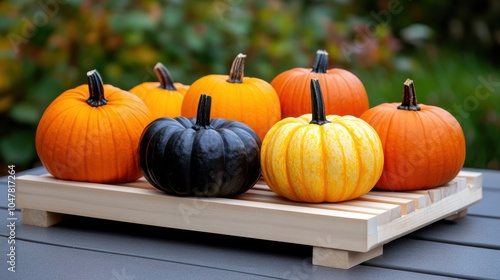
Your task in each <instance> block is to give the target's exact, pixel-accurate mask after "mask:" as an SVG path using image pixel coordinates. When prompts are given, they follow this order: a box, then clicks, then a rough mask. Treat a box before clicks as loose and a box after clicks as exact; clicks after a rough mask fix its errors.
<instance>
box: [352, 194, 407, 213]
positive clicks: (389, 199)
mask: <svg viewBox="0 0 500 280" xmlns="http://www.w3.org/2000/svg"><path fill="white" fill-rule="evenodd" d="M358 200H365V201H372V202H382V203H389V204H397V205H399V206H401V216H403V215H407V214H409V213H411V212H413V211H415V202H414V201H413V200H412V199H405V198H397V197H386V196H381V195H372V194H370V193H368V194H365V195H363V196H361V197H359V198H358Z"/></svg>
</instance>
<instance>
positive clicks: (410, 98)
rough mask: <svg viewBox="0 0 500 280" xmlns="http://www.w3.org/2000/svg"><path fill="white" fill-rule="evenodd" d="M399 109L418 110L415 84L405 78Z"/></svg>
mask: <svg viewBox="0 0 500 280" xmlns="http://www.w3.org/2000/svg"><path fill="white" fill-rule="evenodd" d="M398 109H400V110H408V111H420V106H418V105H417V93H416V92H415V85H414V84H413V81H412V80H410V79H406V81H405V83H404V87H403V101H402V102H401V105H399V106H398Z"/></svg>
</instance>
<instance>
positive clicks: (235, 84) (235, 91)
mask: <svg viewBox="0 0 500 280" xmlns="http://www.w3.org/2000/svg"><path fill="white" fill-rule="evenodd" d="M245 57H246V55H244V54H238V56H236V58H235V59H234V61H233V64H232V66H231V70H230V74H229V76H228V75H216V74H212V75H207V76H204V77H202V78H200V79H198V80H196V81H195V82H194V83H193V84H192V85H191V86H190V87H189V90H188V91H187V93H186V95H185V96H184V101H183V102H182V115H183V116H184V117H194V116H196V113H197V107H198V100H200V96H201V94H207V95H210V96H212V97H213V98H212V100H213V104H212V113H211V115H212V117H214V118H223V119H227V120H236V121H239V122H242V123H244V124H246V125H248V126H250V127H251V128H252V129H253V130H254V131H255V132H256V133H257V135H259V138H260V139H261V140H262V139H263V138H264V135H266V133H267V131H268V130H269V129H270V128H271V126H273V124H275V123H276V122H277V121H279V120H280V119H281V111H280V102H279V99H278V95H277V94H276V91H275V90H274V88H273V87H272V86H271V85H270V84H269V83H268V82H266V81H264V80H262V79H259V78H250V77H243V72H244V65H245Z"/></svg>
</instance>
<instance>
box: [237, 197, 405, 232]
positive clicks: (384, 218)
mask: <svg viewBox="0 0 500 280" xmlns="http://www.w3.org/2000/svg"><path fill="white" fill-rule="evenodd" d="M238 199H242V200H249V201H258V202H265V203H275V204H284V205H295V206H301V207H312V208H319V209H330V210H338V211H345V212H354V213H364V214H370V215H376V216H377V219H378V224H379V225H381V224H385V223H388V222H390V221H392V220H393V219H395V218H396V217H394V215H392V213H391V210H386V209H380V208H370V207H360V206H353V205H347V204H340V203H299V202H294V201H291V200H288V199H286V198H283V197H280V196H278V195H277V194H275V193H273V192H270V191H263V190H260V189H251V190H249V191H247V192H246V193H244V194H242V195H240V196H238Z"/></svg>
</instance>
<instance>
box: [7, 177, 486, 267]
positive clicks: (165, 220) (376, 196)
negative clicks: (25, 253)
mask: <svg viewBox="0 0 500 280" xmlns="http://www.w3.org/2000/svg"><path fill="white" fill-rule="evenodd" d="M16 192H17V197H16V201H17V203H18V207H19V208H21V211H22V221H23V223H25V224H31V225H37V226H44V227H48V226H51V225H53V224H56V223H58V222H59V221H61V220H62V219H63V218H64V217H65V216H67V215H65V214H69V215H78V216H87V217H94V218H100V219H109V220H115V221H123V222H131V223H138V224H147V225H153V226H161V227H169V228H177V229H185V230H193V231H201V232H209V233H217V234H226V235H234V236H241V237H249V238H256V239H264V240H273V241H280V242H288V243H296V244H303V245H310V246H312V247H313V264H316V265H322V266H329V267H336V268H345V269H347V268H350V267H353V266H355V265H357V264H359V263H361V262H364V261H366V260H369V259H371V258H374V257H376V256H379V255H381V254H382V247H383V246H382V245H383V244H385V243H388V242H390V241H391V240H394V239H396V238H398V237H400V236H402V235H405V234H408V233H410V232H413V231H415V230H417V229H419V228H421V227H423V226H425V225H428V224H430V223H433V222H435V221H437V220H440V219H443V218H457V217H461V216H464V215H465V214H466V213H467V212H466V211H467V207H468V206H470V205H471V204H473V203H476V202H478V201H479V200H480V199H481V198H482V175H481V173H475V172H466V171H462V172H460V174H459V175H458V176H457V177H456V178H455V179H454V180H453V181H451V182H450V183H448V184H446V185H444V186H442V187H438V188H435V189H432V190H426V191H414V192H399V193H396V192H383V191H371V192H369V193H368V194H366V195H364V196H362V197H360V198H358V199H356V200H352V201H347V202H343V203H321V204H306V203H296V202H292V201H289V200H286V199H284V198H281V197H279V196H277V195H275V194H274V193H273V192H271V191H270V190H269V188H268V186H267V185H266V184H265V182H259V183H258V184H257V185H255V186H254V187H253V188H252V189H251V190H249V191H248V192H247V193H245V194H243V195H241V196H239V197H237V198H233V199H227V198H183V197H174V196H169V195H166V194H164V193H163V192H160V191H158V190H156V189H155V188H153V187H152V186H151V185H150V184H149V183H148V182H147V181H145V180H144V179H140V180H138V181H136V182H132V183H127V184H122V185H108V184H95V183H84V182H72V181H64V180H59V179H55V178H53V177H51V176H50V175H42V176H33V175H25V176H21V177H19V178H18V179H17V181H16Z"/></svg>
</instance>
